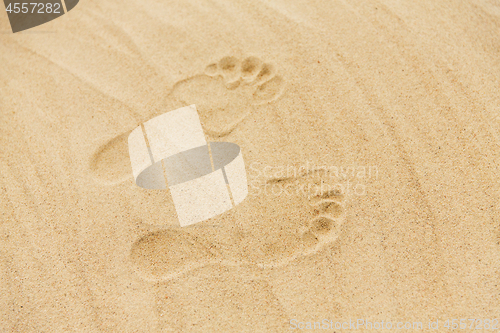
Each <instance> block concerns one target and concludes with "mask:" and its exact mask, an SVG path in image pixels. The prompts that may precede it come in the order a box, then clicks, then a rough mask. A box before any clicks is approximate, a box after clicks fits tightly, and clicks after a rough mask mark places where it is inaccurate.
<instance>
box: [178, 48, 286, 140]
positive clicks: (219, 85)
mask: <svg viewBox="0 0 500 333" xmlns="http://www.w3.org/2000/svg"><path fill="white" fill-rule="evenodd" d="M283 87H284V80H283V78H282V76H281V75H278V74H277V73H276V69H275V68H274V66H272V65H271V64H267V63H264V62H263V61H262V60H260V59H259V58H256V57H248V58H246V59H244V60H243V61H240V60H239V59H237V58H236V57H224V58H222V59H221V60H220V61H218V62H217V63H213V64H210V65H208V66H207V68H206V69H205V74H201V75H197V76H194V77H191V78H189V79H186V80H183V81H180V82H178V83H177V84H175V86H174V88H173V90H172V93H171V95H172V98H175V99H177V100H180V101H182V102H184V104H186V105H190V104H196V106H197V107H198V112H199V113H200V119H201V123H202V125H203V128H204V130H205V131H206V133H207V134H209V135H211V136H215V137H221V136H225V135H227V134H229V133H231V131H233V130H234V129H235V128H236V127H237V126H238V124H239V123H240V122H241V121H242V120H243V119H245V117H246V116H248V115H249V114H250V113H251V112H252V111H253V110H254V108H255V107H256V106H257V105H263V104H267V103H270V102H272V101H274V100H276V99H277V98H278V97H279V96H280V95H281V93H282V91H283Z"/></svg>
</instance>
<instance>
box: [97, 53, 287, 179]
mask: <svg viewBox="0 0 500 333" xmlns="http://www.w3.org/2000/svg"><path fill="white" fill-rule="evenodd" d="M284 86H285V82H284V80H283V77H282V76H281V75H278V74H277V71H276V69H275V67H274V66H273V65H271V64H268V63H264V62H263V61H262V60H260V59H259V58H256V57H248V58H246V59H244V60H242V61H240V60H239V59H237V58H235V57H224V58H222V59H221V60H220V61H218V62H217V63H213V64H210V65H208V66H207V68H206V69H205V73H204V74H199V75H195V76H193V77H190V78H188V79H185V80H182V81H179V82H177V83H176V84H175V85H174V87H173V88H172V90H171V91H170V93H169V94H168V99H169V100H171V101H173V102H174V104H175V105H179V107H181V106H186V105H191V104H196V107H197V109H198V113H199V116H200V120H201V124H202V126H203V129H204V131H205V133H206V134H208V135H209V136H212V137H223V136H226V135H228V134H229V133H231V132H232V131H233V130H234V129H235V128H236V127H237V126H238V124H239V123H241V122H242V121H243V120H244V119H245V118H246V117H247V116H248V115H249V114H250V113H251V112H252V111H254V110H255V109H256V108H257V107H259V105H264V104H267V103H270V102H272V101H274V100H276V99H277V98H278V97H279V96H281V94H282V92H283V89H284ZM165 112H166V111H165ZM154 116H157V115H156V114H155V115H152V116H151V118H153V117H154ZM130 131H132V129H130V130H129V131H127V132H125V133H122V134H121V135H118V136H116V137H114V138H113V139H111V140H109V141H108V142H106V143H104V144H103V145H102V146H101V147H99V148H98V149H97V151H96V152H95V153H94V155H93V156H92V158H91V160H90V170H91V172H92V174H93V175H94V176H95V177H96V178H97V179H102V180H105V181H107V182H111V183H116V182H121V181H124V180H126V179H128V178H130V177H131V175H132V172H131V167H130V158H129V154H128V141H127V139H128V135H129V133H130Z"/></svg>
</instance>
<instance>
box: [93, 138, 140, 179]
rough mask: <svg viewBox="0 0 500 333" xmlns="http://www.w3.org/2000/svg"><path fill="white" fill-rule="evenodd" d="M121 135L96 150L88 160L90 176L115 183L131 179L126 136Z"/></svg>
mask: <svg viewBox="0 0 500 333" xmlns="http://www.w3.org/2000/svg"><path fill="white" fill-rule="evenodd" d="M129 133H130V132H127V133H123V134H121V135H118V136H117V137H115V138H113V139H111V140H110V141H108V142H107V143H105V144H104V145H102V146H101V147H99V148H98V149H97V151H96V152H95V153H94V155H93V156H92V157H91V159H90V163H89V167H90V171H91V172H92V174H93V175H94V176H95V177H96V178H97V179H99V180H104V181H106V182H110V183H115V182H120V181H124V180H126V179H128V178H130V177H131V175H132V169H131V166H130V157H129V153H128V135H129Z"/></svg>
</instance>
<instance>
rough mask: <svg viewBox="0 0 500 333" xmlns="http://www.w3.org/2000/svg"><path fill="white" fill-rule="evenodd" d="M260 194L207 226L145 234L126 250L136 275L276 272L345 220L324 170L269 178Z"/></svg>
mask: <svg viewBox="0 0 500 333" xmlns="http://www.w3.org/2000/svg"><path fill="white" fill-rule="evenodd" d="M261 190H262V191H261V193H259V195H258V196H256V197H253V198H252V200H247V201H245V202H243V203H241V204H240V205H239V206H238V208H237V209H235V210H234V211H232V212H230V213H228V214H224V215H223V216H222V217H218V218H214V219H211V220H210V221H209V222H206V223H211V224H214V225H216V226H218V227H217V228H207V227H203V223H205V222H203V223H201V227H194V226H193V227H190V228H185V229H178V230H175V229H169V230H165V231H162V232H156V233H151V234H147V235H145V236H144V237H142V238H141V239H139V240H138V241H137V242H135V243H134V244H133V245H132V248H131V253H130V258H131V261H132V264H133V267H134V268H135V270H136V271H137V273H138V274H139V275H140V276H141V277H143V278H145V279H147V280H151V281H160V280H169V279H172V278H174V277H177V276H179V275H181V274H185V273H188V272H190V271H192V270H194V269H196V268H200V267H203V266H207V265H210V264H222V265H229V266H242V265H243V266H244V265H252V266H258V267H260V268H262V269H266V268H276V267H281V266H283V265H286V264H288V263H290V262H291V261H293V260H295V259H297V258H298V257H303V256H309V255H314V254H315V253H317V252H318V251H320V250H321V249H323V248H324V247H325V246H326V245H328V244H331V243H332V242H334V241H335V240H336V239H337V238H338V236H339V232H340V226H341V224H342V223H343V221H344V219H345V212H344V196H343V194H342V193H341V192H339V191H338V190H337V189H335V180H334V178H333V177H331V175H330V174H329V173H328V172H327V171H324V170H314V171H311V172H308V173H304V174H302V175H300V176H298V177H291V178H287V179H271V180H269V181H267V182H266V183H265V185H264V186H262V187H261Z"/></svg>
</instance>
